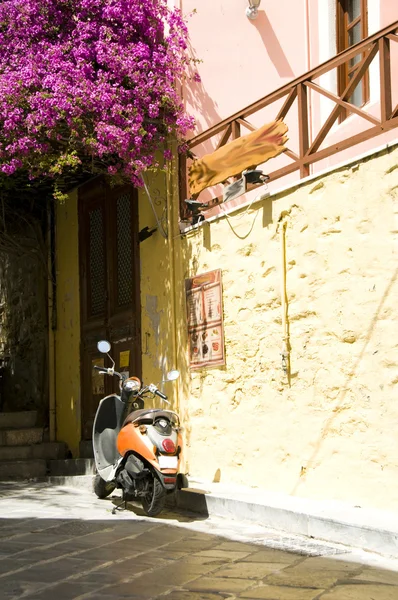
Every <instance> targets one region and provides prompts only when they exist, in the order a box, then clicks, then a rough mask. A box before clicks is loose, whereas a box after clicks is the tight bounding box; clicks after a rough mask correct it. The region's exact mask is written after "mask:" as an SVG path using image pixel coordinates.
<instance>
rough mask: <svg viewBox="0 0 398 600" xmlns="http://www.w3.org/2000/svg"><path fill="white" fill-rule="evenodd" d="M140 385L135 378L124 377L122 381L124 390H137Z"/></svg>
mask: <svg viewBox="0 0 398 600" xmlns="http://www.w3.org/2000/svg"><path fill="white" fill-rule="evenodd" d="M140 387H141V383H140V382H139V381H138V380H137V379H126V381H125V382H124V383H123V389H124V390H125V391H126V392H138V390H139V389H140Z"/></svg>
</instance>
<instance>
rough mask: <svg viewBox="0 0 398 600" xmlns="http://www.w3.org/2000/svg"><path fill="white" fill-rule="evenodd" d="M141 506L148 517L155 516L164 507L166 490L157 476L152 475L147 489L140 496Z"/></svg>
mask: <svg viewBox="0 0 398 600" xmlns="http://www.w3.org/2000/svg"><path fill="white" fill-rule="evenodd" d="M141 502H142V508H143V509H144V511H145V513H146V514H147V515H148V516H149V517H156V515H158V514H159V513H160V512H161V511H162V510H163V508H164V505H165V502H166V490H165V489H164V487H163V486H162V484H161V483H160V481H159V479H157V477H154V476H153V477H152V481H150V482H149V484H148V491H147V493H146V494H145V496H142V498H141Z"/></svg>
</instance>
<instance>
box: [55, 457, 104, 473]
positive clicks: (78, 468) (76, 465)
mask: <svg viewBox="0 0 398 600" xmlns="http://www.w3.org/2000/svg"><path fill="white" fill-rule="evenodd" d="M48 468H49V475H50V476H57V477H58V476H64V477H66V476H67V477H72V476H76V475H91V474H93V473H95V463H94V459H92V458H70V459H65V460H49V461H48Z"/></svg>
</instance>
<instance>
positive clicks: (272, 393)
mask: <svg viewBox="0 0 398 600" xmlns="http://www.w3.org/2000/svg"><path fill="white" fill-rule="evenodd" d="M281 219H282V220H283V221H285V222H286V224H287V225H286V263H287V264H286V266H287V296H288V302H289V308H288V312H289V323H290V343H291V381H290V385H289V383H288V380H287V377H286V375H285V374H284V372H283V370H282V361H281V351H282V325H281V316H282V315H281V276H282V266H281V243H280V234H279V227H280V224H278V222H279V221H280V220H281ZM397 236H398V149H397V148H395V149H394V150H393V151H390V152H384V153H382V154H380V155H378V156H376V157H373V158H370V159H367V160H365V161H363V162H361V163H358V164H354V165H352V166H349V167H347V168H344V169H340V170H338V171H336V172H333V173H331V174H329V175H327V176H325V177H323V178H320V179H318V180H316V181H312V182H309V183H307V184H304V185H302V186H300V187H298V188H296V189H292V190H291V191H289V192H286V193H284V194H282V195H279V196H274V197H272V198H269V199H266V200H264V201H262V202H260V203H257V204H256V205H255V206H253V207H252V208H251V209H249V210H243V211H241V212H240V213H238V214H236V215H235V216H232V217H230V219H229V221H228V220H227V219H225V218H224V219H222V220H218V221H216V222H214V223H212V224H210V225H205V226H203V227H202V228H200V229H199V230H197V231H196V232H193V233H190V234H188V235H187V236H186V237H184V238H182V240H181V242H180V247H179V250H178V253H179V255H180V257H181V259H182V261H183V264H184V265H185V267H184V269H183V271H184V273H183V275H184V276H192V275H193V274H196V273H201V272H205V271H208V270H211V269H215V268H221V269H222V273H223V285H224V324H225V340H226V342H225V343H226V361H227V365H226V368H218V369H212V370H203V371H200V372H194V373H192V374H191V375H189V372H187V377H188V378H189V379H190V382H191V383H190V390H189V393H188V394H187V395H186V396H185V397H184V398H183V400H182V402H183V407H182V412H183V413H184V414H185V415H189V424H188V427H187V438H188V443H189V447H188V465H189V470H190V473H191V474H193V475H195V476H199V477H202V478H205V479H209V480H212V479H213V477H214V476H216V473H217V476H219V475H220V474H221V481H223V482H236V483H243V484H246V485H252V486H259V487H262V488H266V489H268V490H275V491H279V492H284V493H288V494H296V495H301V496H306V497H312V498H327V499H338V500H345V501H349V502H353V503H355V504H359V505H361V506H379V507H389V508H395V507H396V503H397V500H398V483H397V481H398V478H397V475H398V439H397V435H396V423H397V421H398V405H397V402H398V392H397V388H398V386H397V384H398V318H397V304H398V302H397V301H398V281H397V279H398V267H397V265H398V263H397V258H398V247H397V239H398V237H397ZM182 289H183V281H182V280H181V281H180V283H179V290H180V305H179V310H180V317H181V318H182V319H183V317H182V315H183V311H184V310H185V307H184V300H183V294H182ZM180 325H181V329H180V343H181V344H184V343H186V337H185V333H184V331H185V330H184V324H183V322H182V321H181V323H180Z"/></svg>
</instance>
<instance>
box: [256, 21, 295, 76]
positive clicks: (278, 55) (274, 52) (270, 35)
mask: <svg viewBox="0 0 398 600" xmlns="http://www.w3.org/2000/svg"><path fill="white" fill-rule="evenodd" d="M250 23H251V24H252V25H253V27H255V28H256V29H257V31H258V33H259V34H260V36H261V39H262V40H263V43H264V46H265V48H266V50H267V53H268V56H269V57H270V59H271V61H272V63H273V65H274V67H275V69H276V70H277V72H278V75H279V76H280V77H294V73H293V70H292V68H291V66H290V64H289V61H288V60H287V58H286V54H285V53H284V51H283V49H282V46H281V45H280V43H279V40H278V38H277V36H276V35H275V32H274V30H273V28H272V25H271V23H270V21H269V19H268V17H267V14H266V12H265V11H264V10H260V11H259V12H258V16H257V18H256V19H254V20H253V21H250Z"/></svg>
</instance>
